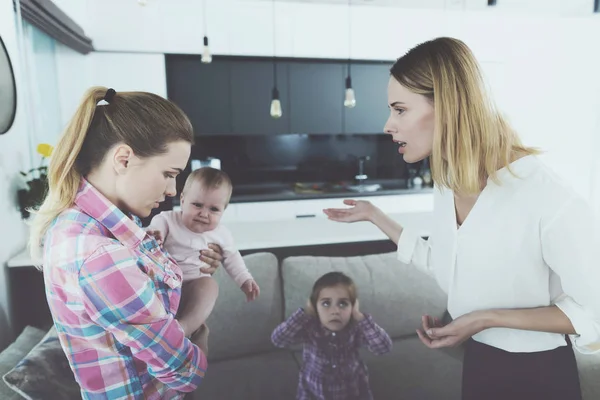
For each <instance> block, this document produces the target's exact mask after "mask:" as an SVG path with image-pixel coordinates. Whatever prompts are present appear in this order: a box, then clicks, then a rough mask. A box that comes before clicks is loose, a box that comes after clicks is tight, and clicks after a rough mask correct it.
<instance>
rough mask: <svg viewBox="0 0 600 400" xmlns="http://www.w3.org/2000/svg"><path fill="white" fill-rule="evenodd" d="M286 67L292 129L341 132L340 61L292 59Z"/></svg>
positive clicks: (341, 92)
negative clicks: (288, 75) (287, 67)
mask: <svg viewBox="0 0 600 400" xmlns="http://www.w3.org/2000/svg"><path fill="white" fill-rule="evenodd" d="M289 71H290V81H289V85H290V103H291V104H290V110H289V111H288V112H289V113H290V119H291V130H292V133H341V132H343V125H342V118H343V114H342V108H343V101H344V69H343V65H342V64H341V63H334V62H320V61H318V62H309V61H292V62H290V63H289Z"/></svg>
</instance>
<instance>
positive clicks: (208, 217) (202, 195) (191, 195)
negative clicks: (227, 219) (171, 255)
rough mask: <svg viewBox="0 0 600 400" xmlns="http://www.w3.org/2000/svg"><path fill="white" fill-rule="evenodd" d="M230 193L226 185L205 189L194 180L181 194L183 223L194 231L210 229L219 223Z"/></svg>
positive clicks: (199, 231) (200, 231)
mask: <svg viewBox="0 0 600 400" xmlns="http://www.w3.org/2000/svg"><path fill="white" fill-rule="evenodd" d="M230 195H231V189H230V188H229V187H228V186H227V185H223V186H221V187H220V188H218V189H210V190H206V189H204V188H203V187H202V185H201V184H200V183H198V182H194V183H193V184H192V185H191V186H190V187H189V188H188V190H187V191H185V192H184V193H182V194H181V213H182V219H183V224H184V225H185V226H186V227H187V228H188V229H189V230H191V231H192V232H196V233H202V232H208V231H212V230H213V229H215V228H216V227H217V226H218V225H219V222H220V221H221V217H222V216H223V213H224V212H225V207H226V206H227V202H228V201H229V196H230Z"/></svg>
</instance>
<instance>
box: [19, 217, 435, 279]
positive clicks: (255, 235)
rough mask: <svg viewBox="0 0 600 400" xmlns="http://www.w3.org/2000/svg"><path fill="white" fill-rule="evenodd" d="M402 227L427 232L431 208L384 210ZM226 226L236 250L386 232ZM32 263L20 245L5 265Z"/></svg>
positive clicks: (340, 226)
mask: <svg viewBox="0 0 600 400" xmlns="http://www.w3.org/2000/svg"><path fill="white" fill-rule="evenodd" d="M388 215H389V216H390V217H391V218H392V219H394V220H395V221H396V222H398V223H399V224H401V225H402V226H404V227H407V228H412V229H414V230H416V231H417V232H418V233H419V234H420V235H421V236H428V235H429V232H430V228H431V225H432V223H433V221H432V213H431V212H405V213H393V214H388ZM227 228H228V229H229V230H230V231H231V233H232V234H233V237H234V238H235V241H236V247H237V248H238V250H253V249H269V248H280V247H293V246H308V245H327V244H335V243H353V242H368V241H376V240H386V239H387V237H386V235H385V234H384V233H383V232H382V231H380V230H379V229H378V228H377V227H376V226H375V225H373V224H371V223H368V222H356V223H353V224H344V223H340V222H334V221H330V220H329V219H327V218H324V217H318V218H309V219H297V220H291V221H289V220H286V221H266V222H260V223H256V222H243V221H242V222H230V223H227ZM33 264H34V262H33V260H32V259H31V257H30V256H29V253H28V252H27V251H26V250H25V249H24V250H22V251H21V252H20V253H19V254H17V255H16V256H15V257H13V258H11V259H10V260H9V261H8V267H10V268H18V267H29V266H32V265H33Z"/></svg>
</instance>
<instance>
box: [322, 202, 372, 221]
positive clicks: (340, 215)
mask: <svg viewBox="0 0 600 400" xmlns="http://www.w3.org/2000/svg"><path fill="white" fill-rule="evenodd" d="M344 204H345V205H347V206H351V207H350V208H326V209H324V210H323V212H324V213H325V215H327V217H328V218H329V219H330V220H332V221H337V222H358V221H371V220H372V218H373V215H374V214H375V213H376V211H377V210H378V208H377V207H375V206H374V205H373V204H371V202H369V201H365V200H352V199H346V200H344Z"/></svg>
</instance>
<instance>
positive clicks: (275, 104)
mask: <svg viewBox="0 0 600 400" xmlns="http://www.w3.org/2000/svg"><path fill="white" fill-rule="evenodd" d="M282 115H283V112H282V111H281V102H280V101H279V99H273V100H271V117H273V118H281V116H282Z"/></svg>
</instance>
